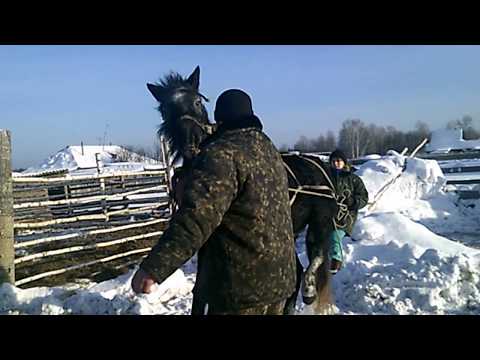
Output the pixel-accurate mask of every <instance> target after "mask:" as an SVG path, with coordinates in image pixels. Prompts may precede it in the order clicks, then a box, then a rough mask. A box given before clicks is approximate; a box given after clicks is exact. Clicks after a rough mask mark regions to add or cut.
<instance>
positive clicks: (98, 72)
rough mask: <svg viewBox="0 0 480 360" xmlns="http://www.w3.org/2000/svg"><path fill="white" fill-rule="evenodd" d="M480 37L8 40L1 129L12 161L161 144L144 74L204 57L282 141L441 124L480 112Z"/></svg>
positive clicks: (211, 85)
mask: <svg viewBox="0 0 480 360" xmlns="http://www.w3.org/2000/svg"><path fill="white" fill-rule="evenodd" d="M478 64H480V46H363V45H357V46H331V45H329V46H320V45H316V46H286V45H285V46H278V45H268V46H265V45H255V46H238V45H230V46H228V45H218V46H203V45H192V46H185V45H182V46H164V45H152V46H112V45H95V46H61V45H59V46H46V45H43V46H40V45H38V46H37V45H35V46H33V45H23V46H7V45H0V128H3V129H5V128H6V129H9V130H11V132H12V140H13V166H14V167H26V166H30V165H35V164H39V163H40V162H41V161H43V160H44V159H46V158H47V157H48V156H49V155H52V154H53V153H55V152H56V151H58V150H60V149H62V148H63V147H65V146H67V145H76V144H80V141H83V142H84V143H85V144H93V145H95V144H99V143H101V142H102V141H103V137H104V133H105V130H107V132H106V142H107V143H110V142H112V143H114V144H119V145H121V144H128V145H136V146H138V145H142V146H152V145H153V142H154V136H155V131H156V127H157V126H158V125H159V123H160V121H161V119H160V116H159V114H158V112H157V111H156V110H155V106H156V103H155V101H154V99H153V97H152V96H151V95H150V93H148V91H147V89H146V86H145V84H146V83H147V82H153V81H156V80H158V79H159V77H161V76H162V75H164V74H166V73H167V72H168V71H170V70H174V71H178V72H180V73H181V74H183V75H189V74H190V73H191V72H192V71H193V69H194V68H195V66H196V65H200V67H201V82H200V88H201V91H202V92H203V93H204V94H205V95H206V96H208V97H210V99H211V100H212V101H211V102H210V103H209V104H207V109H208V111H209V114H210V117H212V116H213V107H214V103H215V99H216V98H217V97H218V95H219V94H220V93H221V92H222V91H223V90H226V89H228V88H241V89H244V90H245V91H247V92H248V93H249V94H250V95H251V96H252V99H253V105H254V110H255V112H256V113H257V115H258V116H259V117H260V118H261V119H262V121H263V123H264V126H265V131H266V132H267V134H268V135H269V136H270V137H271V138H272V140H273V141H274V142H275V143H276V144H277V145H278V146H280V145H282V144H293V143H295V141H296V140H297V139H298V138H299V137H300V136H301V135H306V136H308V137H316V136H318V135H319V134H321V133H325V132H326V131H327V130H332V131H334V132H335V133H336V132H337V131H338V130H339V128H340V126H341V123H342V121H344V120H345V119H348V118H360V119H362V120H363V121H365V122H367V123H375V124H377V125H385V126H386V125H393V126H395V127H397V128H399V129H402V130H409V129H412V128H413V127H414V126H415V123H416V122H417V121H419V120H421V121H425V122H426V123H428V124H429V126H430V127H431V128H432V129H436V128H441V127H444V126H445V124H446V122H448V121H449V120H452V119H456V118H461V117H462V116H463V115H466V114H469V115H471V116H472V117H473V118H474V119H475V120H476V121H478V120H479V119H480V103H479V100H480V71H479V69H478Z"/></svg>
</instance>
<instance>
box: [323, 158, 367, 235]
mask: <svg viewBox="0 0 480 360" xmlns="http://www.w3.org/2000/svg"><path fill="white" fill-rule="evenodd" d="M332 181H333V184H334V186H335V190H336V192H337V194H338V195H339V196H340V200H343V201H342V202H343V203H345V204H347V206H348V213H349V216H348V217H346V219H345V221H344V222H343V225H345V228H344V230H345V231H346V233H347V234H349V235H350V234H351V233H352V229H353V226H354V225H355V221H356V220H357V214H358V210H359V209H361V208H363V207H364V206H365V205H367V203H368V192H367V189H366V188H365V185H364V183H363V181H362V179H361V178H360V177H359V176H358V175H355V174H354V173H353V172H352V171H351V168H350V167H349V166H348V165H346V166H345V168H344V170H341V171H339V172H336V171H335V170H333V169H332ZM342 196H344V199H342Z"/></svg>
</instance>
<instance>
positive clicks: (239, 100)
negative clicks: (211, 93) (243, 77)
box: [215, 89, 253, 123]
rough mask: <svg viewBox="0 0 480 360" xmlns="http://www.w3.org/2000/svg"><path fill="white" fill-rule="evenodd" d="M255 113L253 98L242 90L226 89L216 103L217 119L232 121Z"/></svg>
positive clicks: (224, 121)
mask: <svg viewBox="0 0 480 360" xmlns="http://www.w3.org/2000/svg"><path fill="white" fill-rule="evenodd" d="M251 115H253V109H252V100H251V99H250V96H248V94H247V93H246V92H244V91H242V90H239V89H230V90H227V91H224V92H223V93H222V94H221V95H220V96H219V97H218V99H217V102H216V104H215V121H217V122H223V123H226V122H232V121H236V120H237V119H239V118H242V117H245V116H251Z"/></svg>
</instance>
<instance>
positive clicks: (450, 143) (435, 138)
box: [425, 128, 480, 153]
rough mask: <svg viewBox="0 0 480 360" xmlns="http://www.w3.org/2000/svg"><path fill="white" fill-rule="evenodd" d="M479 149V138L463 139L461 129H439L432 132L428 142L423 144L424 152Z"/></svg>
mask: <svg viewBox="0 0 480 360" xmlns="http://www.w3.org/2000/svg"><path fill="white" fill-rule="evenodd" d="M473 149H480V139H478V140H464V139H463V130H462V129H461V128H457V129H439V130H435V131H433V132H432V136H431V139H430V142H429V143H428V144H427V145H426V146H425V151H426V152H433V153H448V152H449V151H451V150H473Z"/></svg>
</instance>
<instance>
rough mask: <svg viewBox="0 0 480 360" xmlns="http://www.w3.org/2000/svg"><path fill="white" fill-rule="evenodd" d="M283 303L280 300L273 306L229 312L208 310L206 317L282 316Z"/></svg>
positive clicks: (283, 301)
mask: <svg viewBox="0 0 480 360" xmlns="http://www.w3.org/2000/svg"><path fill="white" fill-rule="evenodd" d="M285 302H286V300H282V301H279V302H276V303H273V304H268V305H260V306H254V307H251V308H247V309H239V310H230V311H216V310H215V309H214V308H209V309H208V315H283V309H284V308H285Z"/></svg>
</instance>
